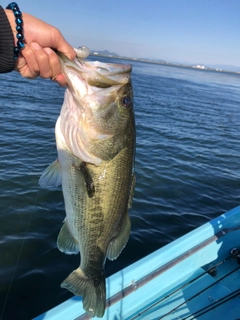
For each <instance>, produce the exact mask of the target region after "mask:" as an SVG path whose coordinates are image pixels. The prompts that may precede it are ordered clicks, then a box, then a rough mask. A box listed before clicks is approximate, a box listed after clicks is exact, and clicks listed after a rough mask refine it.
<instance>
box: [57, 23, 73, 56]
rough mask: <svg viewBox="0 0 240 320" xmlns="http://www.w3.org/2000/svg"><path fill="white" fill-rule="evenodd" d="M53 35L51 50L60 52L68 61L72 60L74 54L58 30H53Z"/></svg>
mask: <svg viewBox="0 0 240 320" xmlns="http://www.w3.org/2000/svg"><path fill="white" fill-rule="evenodd" d="M54 32H55V35H54V43H53V48H56V49H57V50H58V51H60V52H62V53H63V54H65V56H67V57H68V58H69V59H70V60H73V59H74V58H75V57H76V52H75V50H74V49H73V47H71V46H70V45H69V43H68V42H67V41H66V40H65V39H64V37H63V35H62V34H61V32H60V31H59V30H58V29H55V30H54Z"/></svg>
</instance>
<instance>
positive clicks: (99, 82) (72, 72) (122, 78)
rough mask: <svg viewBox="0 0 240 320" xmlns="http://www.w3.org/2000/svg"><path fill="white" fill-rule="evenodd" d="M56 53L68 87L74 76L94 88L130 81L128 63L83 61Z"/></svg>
mask: <svg viewBox="0 0 240 320" xmlns="http://www.w3.org/2000/svg"><path fill="white" fill-rule="evenodd" d="M58 55H59V57H60V61H61V65H62V72H63V74H64V75H65V77H66V80H67V83H68V85H69V86H70V87H72V82H73V80H74V78H75V77H78V78H79V79H81V80H82V81H85V83H86V84H88V85H90V86H91V87H96V88H110V87H112V86H118V85H120V86H121V85H124V84H127V83H128V82H129V81H130V75H131V71H132V66H131V65H130V64H117V63H103V62H99V61H84V60H82V59H81V58H79V57H76V58H75V59H74V60H73V61H71V60H69V59H68V58H67V57H66V56H65V55H63V54H62V53H58Z"/></svg>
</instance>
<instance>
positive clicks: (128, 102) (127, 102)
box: [121, 96, 132, 108]
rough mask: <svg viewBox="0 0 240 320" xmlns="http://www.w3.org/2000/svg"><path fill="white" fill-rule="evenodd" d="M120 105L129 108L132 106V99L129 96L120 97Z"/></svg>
mask: <svg viewBox="0 0 240 320" xmlns="http://www.w3.org/2000/svg"><path fill="white" fill-rule="evenodd" d="M121 103H122V105H123V107H125V108H129V107H130V106H131V104H132V99H131V98H130V97H129V96H125V97H122V100H121Z"/></svg>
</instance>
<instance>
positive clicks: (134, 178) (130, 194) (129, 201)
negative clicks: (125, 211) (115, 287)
mask: <svg viewBox="0 0 240 320" xmlns="http://www.w3.org/2000/svg"><path fill="white" fill-rule="evenodd" d="M135 184H136V176H135V174H134V175H133V178H132V185H131V189H130V193H129V198H128V208H131V206H132V199H133V195H134V188H135Z"/></svg>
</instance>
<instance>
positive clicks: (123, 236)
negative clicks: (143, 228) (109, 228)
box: [107, 213, 131, 260]
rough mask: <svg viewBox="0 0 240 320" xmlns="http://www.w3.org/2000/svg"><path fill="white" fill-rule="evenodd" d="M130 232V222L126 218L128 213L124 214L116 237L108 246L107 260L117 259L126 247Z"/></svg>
mask: <svg viewBox="0 0 240 320" xmlns="http://www.w3.org/2000/svg"><path fill="white" fill-rule="evenodd" d="M130 231H131V221H130V218H129V216H128V213H126V215H125V218H124V221H123V222H122V225H121V228H120V230H119V233H118V235H117V236H116V237H115V238H113V239H112V240H111V241H110V243H109V245H108V248H107V258H108V259H109V260H114V259H117V257H118V256H119V255H120V253H121V252H122V250H123V248H124V247H125V246H126V244H127V242H128V239H129V235H130Z"/></svg>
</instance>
